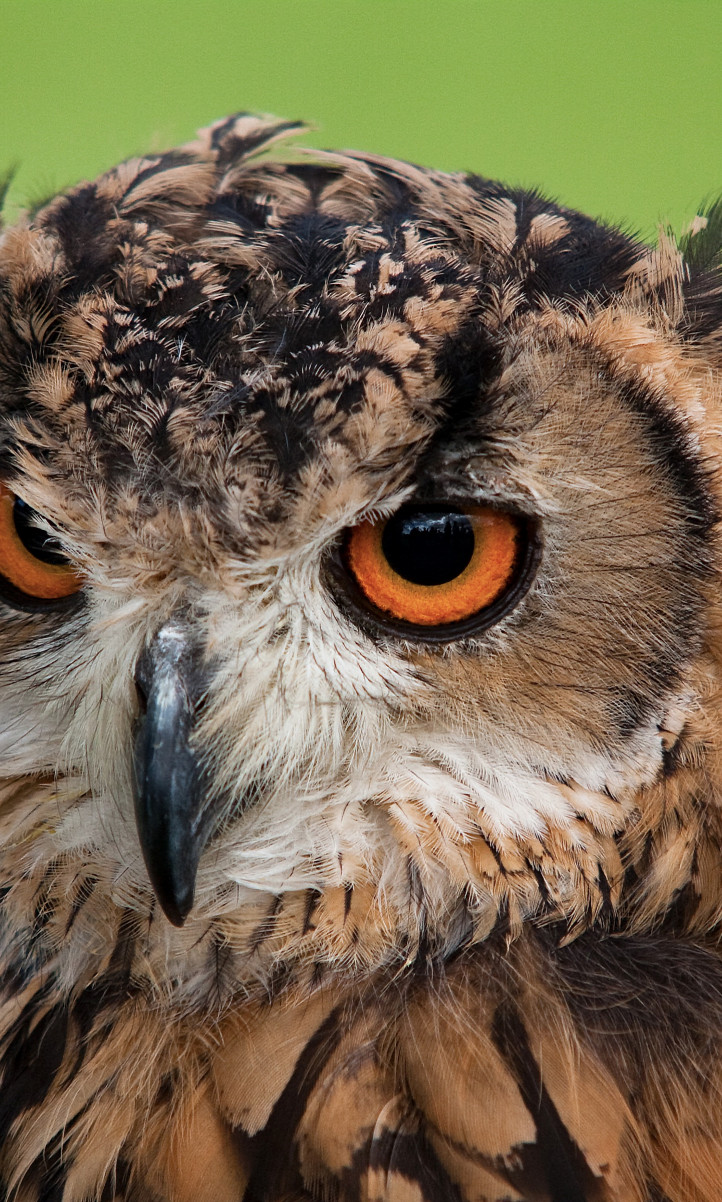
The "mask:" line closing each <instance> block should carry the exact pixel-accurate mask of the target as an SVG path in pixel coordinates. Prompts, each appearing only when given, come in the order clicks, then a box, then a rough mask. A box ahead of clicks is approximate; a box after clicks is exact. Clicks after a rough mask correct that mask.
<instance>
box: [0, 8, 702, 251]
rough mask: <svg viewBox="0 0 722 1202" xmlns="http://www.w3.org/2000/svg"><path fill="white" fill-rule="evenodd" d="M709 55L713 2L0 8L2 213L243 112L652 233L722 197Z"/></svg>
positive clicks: (315, 139) (323, 141)
mask: <svg viewBox="0 0 722 1202" xmlns="http://www.w3.org/2000/svg"><path fill="white" fill-rule="evenodd" d="M721 52H722V0H653V2H649V0H626V2H622V0H597V2H596V3H595V2H589V0H433V2H432V0H348V2H346V0H256V2H255V3H250V2H248V0H0V113H1V114H2V118H1V121H2V134H3V137H2V143H1V144H0V164H10V163H17V164H19V168H18V173H17V176H16V181H15V184H14V187H13V192H12V201H13V202H14V205H17V203H18V202H20V201H23V200H33V199H36V198H38V197H39V196H43V195H46V194H48V193H50V192H52V191H53V190H55V189H57V188H60V187H63V186H65V185H66V184H69V183H72V182H74V181H75V180H77V179H79V178H82V177H84V176H87V175H89V174H90V175H92V174H95V173H97V172H98V171H101V170H102V169H103V168H105V167H108V166H110V165H112V163H113V162H115V161H117V160H119V159H121V158H124V157H126V156H128V155H131V154H135V153H138V152H142V151H144V150H147V149H149V148H154V149H159V148H161V147H165V146H168V145H172V144H174V143H176V142H178V141H182V140H184V139H186V138H188V137H190V136H192V134H193V132H194V130H195V129H196V128H197V127H198V126H200V125H204V124H207V123H209V122H210V121H211V120H213V119H215V118H217V117H219V116H222V115H223V114H225V113H227V112H230V111H233V110H235V109H241V108H248V109H254V110H260V111H265V112H273V113H277V114H279V115H282V116H285V117H303V118H305V119H306V120H308V121H310V122H312V123H314V125H315V126H316V129H315V131H314V133H313V134H312V135H311V138H310V139H309V140H310V141H311V143H312V144H314V145H318V146H333V147H355V148H358V149H363V150H371V151H376V152H380V153H384V154H389V155H394V156H397V157H401V158H409V159H413V160H415V161H417V162H421V163H425V164H430V165H434V166H437V167H442V168H447V169H471V170H475V171H478V172H481V173H482V174H485V175H489V176H493V177H496V178H501V179H504V180H506V181H508V182H510V183H523V184H535V185H538V186H539V187H541V188H542V189H543V190H544V191H546V192H547V193H550V194H551V195H553V196H555V197H556V198H558V199H560V200H562V201H563V202H564V203H566V204H569V205H572V206H574V207H577V208H580V209H583V210H585V211H586V212H589V213H591V214H593V215H595V216H602V217H604V218H606V219H608V220H613V221H617V222H621V223H623V224H624V225H625V226H627V227H628V228H633V229H639V230H641V231H642V232H643V233H644V234H645V235H647V236H650V237H651V236H653V234H654V230H655V228H656V225H657V223H658V221H659V220H661V219H663V220H669V221H671V222H672V223H673V224H674V225H675V226H676V227H677V228H679V227H680V226H681V225H682V224H683V223H684V222H685V221H686V220H688V219H689V218H690V217H691V216H692V215H693V214H694V213H695V212H696V211H697V209H698V207H699V205H700V202H701V201H702V200H704V199H709V198H710V197H712V196H714V195H715V194H717V193H718V192H722V130H721V126H722V53H721ZM11 209H12V206H11Z"/></svg>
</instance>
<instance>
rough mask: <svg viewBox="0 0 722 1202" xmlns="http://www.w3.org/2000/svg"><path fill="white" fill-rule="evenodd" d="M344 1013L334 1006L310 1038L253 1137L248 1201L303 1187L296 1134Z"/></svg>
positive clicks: (337, 1036)
mask: <svg viewBox="0 0 722 1202" xmlns="http://www.w3.org/2000/svg"><path fill="white" fill-rule="evenodd" d="M342 1015H343V1012H342V1010H341V1009H339V1008H337V1009H336V1010H333V1011H332V1012H331V1014H330V1015H329V1016H328V1018H327V1019H326V1020H325V1022H323V1023H322V1024H321V1026H320V1027H319V1029H318V1030H317V1031H316V1033H315V1034H314V1035H313V1036H312V1038H311V1039H309V1041H308V1043H307V1044H306V1046H305V1048H304V1050H303V1052H302V1053H301V1055H300V1056H299V1058H298V1061H297V1063H296V1067H295V1069H294V1071H293V1074H292V1076H291V1079H290V1080H289V1082H288V1084H287V1086H286V1088H285V1089H284V1091H283V1093H282V1094H281V1096H280V1097H279V1098H278V1100H277V1102H276V1104H275V1106H274V1107H273V1111H272V1112H271V1117H270V1118H269V1120H268V1122H267V1124H266V1126H265V1127H264V1129H263V1131H259V1133H258V1135H256V1136H254V1137H253V1139H252V1140H251V1145H252V1147H253V1152H254V1156H255V1164H256V1167H255V1169H254V1171H253V1173H252V1176H251V1179H250V1181H249V1183H248V1187H247V1189H246V1193H245V1196H244V1202H272V1200H274V1199H275V1198H276V1197H277V1196H280V1195H283V1194H284V1192H285V1191H288V1192H289V1193H291V1192H292V1191H293V1190H294V1189H300V1188H301V1187H302V1182H301V1178H300V1173H299V1169H298V1164H297V1154H296V1150H295V1148H294V1147H293V1145H292V1138H293V1134H294V1133H295V1131H296V1130H297V1128H298V1124H299V1122H300V1120H301V1117H302V1115H303V1112H304V1110H305V1108H306V1104H307V1102H308V1099H309V1096H310V1094H311V1091H312V1089H313V1087H314V1085H315V1084H316V1081H317V1080H318V1077H319V1075H320V1073H321V1072H322V1071H323V1068H324V1065H325V1063H326V1061H327V1060H328V1058H329V1056H330V1055H331V1054H332V1052H333V1051H334V1049H335V1048H336V1046H337V1045H338V1043H339V1041H340V1039H341V1036H342V1035H343V1028H342V1025H341V1018H342Z"/></svg>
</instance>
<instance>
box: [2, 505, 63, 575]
mask: <svg viewBox="0 0 722 1202" xmlns="http://www.w3.org/2000/svg"><path fill="white" fill-rule="evenodd" d="M13 520H14V522H15V529H16V530H17V534H18V538H19V539H20V542H21V543H22V544H23V546H24V547H25V550H26V551H29V552H30V554H31V555H34V556H35V558H36V559H39V560H41V562H42V563H67V562H68V559H67V556H66V555H63V554H62V552H61V550H60V545H59V543H58V541H57V539H55V538H51V537H50V535H49V534H47V533H46V532H45V530H41V529H40V527H39V526H36V525H35V524H34V523H35V522H36V521H37V514H36V513H35V510H34V509H31V508H30V506H29V505H26V504H25V502H24V501H21V500H20V497H16V498H15V504H14V506H13Z"/></svg>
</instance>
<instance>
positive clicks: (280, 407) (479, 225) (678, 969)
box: [0, 114, 722, 1202]
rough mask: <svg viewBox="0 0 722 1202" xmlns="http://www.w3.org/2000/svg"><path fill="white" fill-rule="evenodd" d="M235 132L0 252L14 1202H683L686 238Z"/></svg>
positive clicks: (703, 1018) (713, 847)
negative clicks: (649, 238)
mask: <svg viewBox="0 0 722 1202" xmlns="http://www.w3.org/2000/svg"><path fill="white" fill-rule="evenodd" d="M297 131H298V127H297V126H296V125H294V124H291V123H283V122H276V121H273V120H271V119H264V118H257V117H253V116H249V115H248V114H241V115H237V116H234V117H231V118H229V119H227V120H223V121H221V122H219V123H217V124H216V125H214V126H212V127H211V128H210V129H208V130H206V131H203V132H202V133H201V134H200V135H199V138H198V140H197V141H196V142H193V143H190V144H188V145H185V146H182V147H180V148H179V149H177V150H173V151H170V152H168V153H164V154H158V155H153V156H151V157H148V158H142V159H133V160H130V161H128V162H125V163H123V164H121V165H120V166H119V167H117V168H116V169H115V170H113V171H110V172H109V173H107V174H105V175H103V176H101V177H100V178H99V179H98V180H96V181H95V182H93V183H83V184H81V185H79V186H78V187H76V188H74V189H72V190H71V191H69V192H67V193H65V194H63V195H60V196H57V197H55V198H54V199H52V200H50V201H49V202H48V203H46V204H44V205H43V206H42V207H41V208H39V209H38V210H37V211H36V212H35V213H34V214H32V215H31V216H28V217H27V218H24V219H22V220H20V221H19V223H18V224H17V225H15V226H14V227H12V228H7V229H6V230H5V231H4V233H3V234H2V238H1V239H0V632H1V634H0V774H1V778H0V883H1V884H2V890H1V891H0V896H1V897H2V902H1V904H0V966H1V969H2V971H1V973H0V986H1V991H0V1076H1V1079H2V1084H1V1086H0V1132H1V1135H0V1178H1V1179H2V1183H3V1186H2V1188H3V1189H4V1194H3V1197H4V1198H6V1199H7V1200H8V1202H715V1200H716V1202H719V1199H720V1197H722V952H721V951H720V927H721V924H722V634H721V631H722V610H721V609H720V600H719V598H720V587H719V585H720V570H721V565H722V546H721V545H720V535H719V527H720V513H721V512H722V445H721V436H722V377H721V375H720V369H721V368H722V275H720V271H719V266H718V264H719V257H720V256H719V253H718V252H719V251H720V248H721V247H722V210H720V208H719V207H714V206H713V207H712V208H711V209H710V210H709V211H708V212H707V214H706V216H703V217H698V218H697V219H696V220H695V222H694V223H693V225H692V227H691V229H690V231H689V232H688V233H687V234H686V235H685V236H684V237H683V238H682V239H681V241H679V242H677V241H675V240H674V238H673V237H672V236H671V235H670V234H664V235H663V236H662V237H661V238H660V241H659V244H658V245H657V247H656V248H655V249H651V248H650V247H648V246H646V245H643V244H642V243H641V242H639V241H636V240H635V239H634V238H633V237H631V236H629V235H628V234H625V233H623V232H620V231H619V230H617V229H614V228H610V227H608V226H605V225H602V224H599V223H598V222H595V221H593V220H591V219H590V218H588V217H585V216H583V215H581V214H579V213H576V212H573V211H571V210H569V209H566V208H563V207H561V206H559V205H558V204H555V203H552V202H551V201H548V200H546V199H544V198H543V197H542V196H541V195H539V194H538V193H536V192H531V191H523V190H518V189H517V190H515V189H511V188H508V187H506V186H504V185H503V184H500V183H495V182H493V181H490V180H487V179H483V178H480V177H477V176H473V175H466V174H445V173H442V172H437V171H432V170H426V169H422V168H420V167H416V166H413V165H410V164H408V163H403V162H397V161H395V160H390V159H384V158H379V157H373V156H370V155H366V154H353V153H343V154H341V153H321V152H316V151H314V152H303V151H300V150H294V149H292V148H289V146H288V145H287V144H286V143H284V145H283V146H282V147H279V148H275V149H274V144H275V143H277V142H278V141H279V140H283V139H284V138H286V137H287V136H288V135H290V134H294V133H296V132H297Z"/></svg>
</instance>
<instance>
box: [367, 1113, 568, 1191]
mask: <svg viewBox="0 0 722 1202" xmlns="http://www.w3.org/2000/svg"><path fill="white" fill-rule="evenodd" d="M364 1154H365V1149H364ZM368 1164H369V1168H371V1169H382V1170H384V1171H385V1172H386V1173H388V1174H389V1176H391V1175H394V1174H398V1175H399V1176H400V1177H403V1178H404V1179H405V1180H406V1181H410V1182H414V1184H416V1185H418V1187H419V1190H420V1192H421V1195H422V1197H423V1199H424V1202H461V1194H460V1193H459V1190H458V1188H457V1186H456V1185H454V1183H453V1181H451V1179H450V1178H449V1175H448V1173H447V1172H446V1169H445V1168H444V1166H443V1165H442V1164H441V1162H440V1160H439V1158H438V1156H437V1155H436V1153H435V1152H434V1149H433V1148H432V1147H431V1146H430V1145H429V1143H428V1142H427V1140H426V1139H425V1138H424V1136H423V1134H422V1133H421V1132H414V1133H413V1134H411V1133H405V1132H399V1131H396V1130H388V1129H387V1130H385V1131H384V1133H383V1134H382V1135H381V1137H380V1138H379V1139H375V1140H374V1141H373V1143H372V1145H371V1150H370V1154H369V1157H368ZM346 1196H347V1195H346V1194H345V1193H344V1202H346ZM570 1202H571V1200H570Z"/></svg>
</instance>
